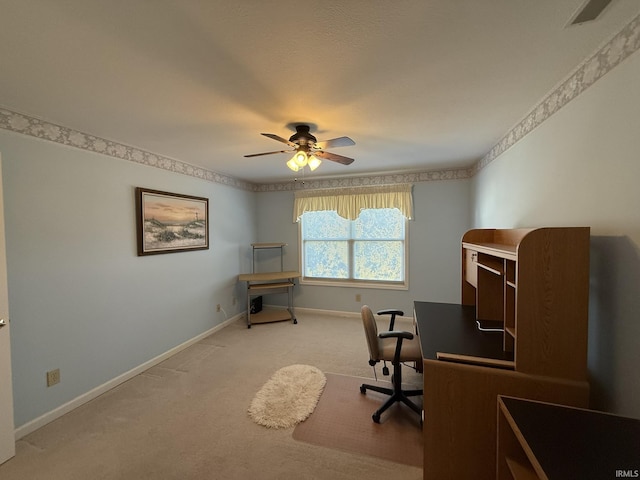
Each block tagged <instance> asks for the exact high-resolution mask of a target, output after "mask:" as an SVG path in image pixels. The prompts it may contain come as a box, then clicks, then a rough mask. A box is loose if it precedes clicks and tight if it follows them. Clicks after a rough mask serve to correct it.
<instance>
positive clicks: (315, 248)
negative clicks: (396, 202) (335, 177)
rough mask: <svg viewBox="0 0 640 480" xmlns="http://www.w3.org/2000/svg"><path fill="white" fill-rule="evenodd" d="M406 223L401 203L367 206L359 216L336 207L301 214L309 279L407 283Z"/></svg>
mask: <svg viewBox="0 0 640 480" xmlns="http://www.w3.org/2000/svg"><path fill="white" fill-rule="evenodd" d="M406 224H407V220H406V218H405V217H404V216H403V215H402V213H401V212H400V210H398V209H396V208H376V209H363V210H362V211H361V212H360V215H359V217H358V218H357V219H356V220H347V219H345V218H342V217H340V216H339V215H338V214H337V213H336V212H335V211H328V210H324V211H314V212H306V213H304V214H303V215H302V216H301V217H300V238H301V245H302V248H301V255H302V265H303V267H302V271H303V279H304V281H305V283H307V282H308V283H314V282H319V283H321V282H348V283H358V284H362V283H370V284H375V285H376V286H380V285H389V286H395V287H401V288H403V287H406V250H407V249H406Z"/></svg>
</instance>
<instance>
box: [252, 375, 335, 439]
mask: <svg viewBox="0 0 640 480" xmlns="http://www.w3.org/2000/svg"><path fill="white" fill-rule="evenodd" d="M326 383H327V378H326V377H325V376H324V373H322V372H321V371H320V370H318V369H317V368H316V367H312V366H311V365H289V366H288V367H283V368H281V369H280V370H278V371H277V372H276V373H274V374H273V376H272V377H271V378H270V379H269V381H267V383H265V384H264V385H263V386H262V388H261V389H260V390H259V391H258V393H256V396H255V397H254V398H253V400H252V401H251V405H249V410H248V411H249V416H250V417H251V418H252V419H253V421H254V422H256V423H257V424H258V425H263V426H265V427H269V428H289V427H293V426H294V425H296V424H297V423H300V422H302V421H303V420H305V419H306V418H307V417H308V416H309V415H311V412H313V409H314V408H315V407H316V404H317V403H318V398H320V394H321V393H322V389H323V388H324V385H325V384H326Z"/></svg>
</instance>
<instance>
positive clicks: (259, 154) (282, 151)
mask: <svg viewBox="0 0 640 480" xmlns="http://www.w3.org/2000/svg"><path fill="white" fill-rule="evenodd" d="M274 153H293V152H292V150H277V151H275V152H263V153H252V154H251V155H245V157H246V158H249V157H259V156H261V155H273V154H274Z"/></svg>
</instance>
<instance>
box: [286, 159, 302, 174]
mask: <svg viewBox="0 0 640 480" xmlns="http://www.w3.org/2000/svg"><path fill="white" fill-rule="evenodd" d="M287 167H289V168H290V169H291V170H293V171H294V172H297V171H298V170H300V167H299V166H298V164H297V163H296V162H295V160H294V159H293V158H292V159H291V160H289V161H288V162H287Z"/></svg>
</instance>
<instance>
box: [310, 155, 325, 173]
mask: <svg viewBox="0 0 640 480" xmlns="http://www.w3.org/2000/svg"><path fill="white" fill-rule="evenodd" d="M321 163H322V160H320V159H319V158H318V157H314V156H313V155H311V156H310V157H309V163H308V165H309V169H310V170H311V171H312V172H313V171H314V170H315V169H316V168H318V167H319V166H320V164H321Z"/></svg>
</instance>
